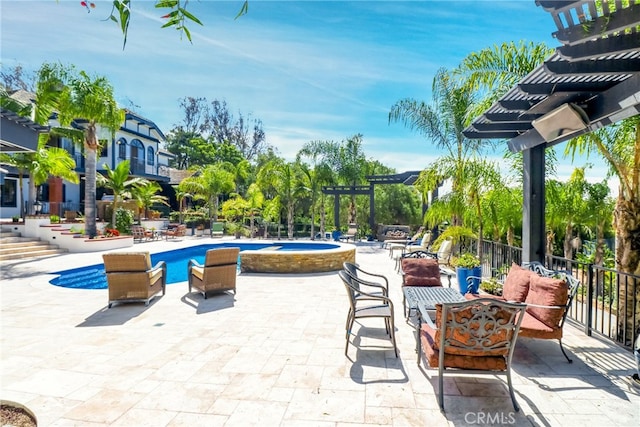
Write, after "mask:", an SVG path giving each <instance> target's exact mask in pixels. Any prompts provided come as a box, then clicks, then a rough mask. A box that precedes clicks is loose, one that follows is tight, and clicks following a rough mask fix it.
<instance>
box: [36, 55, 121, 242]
mask: <svg viewBox="0 0 640 427" xmlns="http://www.w3.org/2000/svg"><path fill="white" fill-rule="evenodd" d="M54 111H57V113H58V121H59V122H60V125H61V126H65V127H69V126H70V125H71V123H72V122H75V123H76V125H79V126H80V127H81V128H82V131H81V133H82V139H83V144H84V151H85V159H86V162H85V195H84V214H85V233H86V234H87V235H88V236H89V237H95V235H96V231H97V230H96V158H97V151H98V149H99V148H100V146H99V142H98V137H97V131H98V127H99V126H100V127H104V128H106V129H108V130H109V131H111V134H112V137H113V135H114V134H115V131H116V129H118V128H119V127H120V126H121V125H122V123H123V122H124V110H121V109H120V108H118V106H117V104H116V101H115V98H114V95H113V87H112V86H111V84H110V83H109V81H108V80H107V79H106V78H105V77H91V76H89V75H88V74H87V73H86V72H84V71H80V72H78V73H76V72H75V69H74V68H73V67H63V66H62V65H59V64H56V65H52V64H47V63H45V64H43V66H42V67H41V68H40V70H39V72H38V83H37V89H36V121H37V122H38V123H45V122H46V120H48V119H49V117H50V116H51V114H52V113H53V112H54ZM77 119H81V120H82V121H81V122H80V121H76V120H77ZM67 134H68V135H69V136H74V137H75V138H77V137H78V132H73V129H71V130H70V131H69V132H68V133H67Z"/></svg>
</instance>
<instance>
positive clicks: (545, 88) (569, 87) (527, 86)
mask: <svg viewBox="0 0 640 427" xmlns="http://www.w3.org/2000/svg"><path fill="white" fill-rule="evenodd" d="M618 83H619V82H617V81H610V80H606V81H583V82H557V83H519V84H518V88H519V89H520V90H521V91H523V92H525V93H528V94H529V95H553V94H554V93H556V92H563V93H566V92H569V93H571V92H573V93H578V92H581V93H584V92H591V93H594V94H595V92H601V91H603V90H607V89H609V88H610V87H612V86H615V85H616V84H618Z"/></svg>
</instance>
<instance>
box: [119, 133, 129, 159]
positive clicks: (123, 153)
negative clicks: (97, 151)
mask: <svg viewBox="0 0 640 427" xmlns="http://www.w3.org/2000/svg"><path fill="white" fill-rule="evenodd" d="M117 144H118V158H119V159H126V158H127V140H126V139H124V138H120V139H119V140H118V142H117Z"/></svg>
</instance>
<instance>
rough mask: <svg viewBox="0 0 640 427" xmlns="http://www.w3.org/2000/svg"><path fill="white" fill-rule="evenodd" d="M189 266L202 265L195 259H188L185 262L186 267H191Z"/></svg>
mask: <svg viewBox="0 0 640 427" xmlns="http://www.w3.org/2000/svg"><path fill="white" fill-rule="evenodd" d="M191 267H200V268H204V265H202V264H200V263H199V262H198V261H196V260H195V259H193V258H192V259H190V260H189V262H188V263H187V268H191Z"/></svg>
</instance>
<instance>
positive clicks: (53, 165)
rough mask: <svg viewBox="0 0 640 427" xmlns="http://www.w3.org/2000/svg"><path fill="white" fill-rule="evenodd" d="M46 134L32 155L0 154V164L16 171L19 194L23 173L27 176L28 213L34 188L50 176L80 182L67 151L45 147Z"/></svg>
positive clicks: (74, 163) (31, 206)
mask: <svg viewBox="0 0 640 427" xmlns="http://www.w3.org/2000/svg"><path fill="white" fill-rule="evenodd" d="M48 138H49V135H48V134H43V135H41V136H40V137H39V139H38V148H37V150H36V151H35V152H34V153H16V154H6V153H2V154H0V163H5V164H7V165H10V166H13V167H15V168H16V169H17V170H18V181H19V187H20V194H24V193H23V178H24V175H25V173H26V174H28V175H29V177H30V179H29V184H28V185H29V203H28V206H29V213H32V212H31V209H33V202H32V200H33V201H34V202H35V200H36V188H37V187H38V186H39V185H42V184H44V183H45V182H46V181H47V179H48V178H49V177H50V176H56V177H60V178H63V179H66V180H67V181H69V182H72V183H74V184H77V183H78V182H80V178H79V177H78V174H77V173H76V172H75V168H76V162H75V160H74V159H73V157H71V155H70V154H69V152H68V151H67V150H64V149H62V148H57V147H47V146H46V141H47V139H48ZM23 209H24V203H22V204H21V212H22V216H24V212H23Z"/></svg>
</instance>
